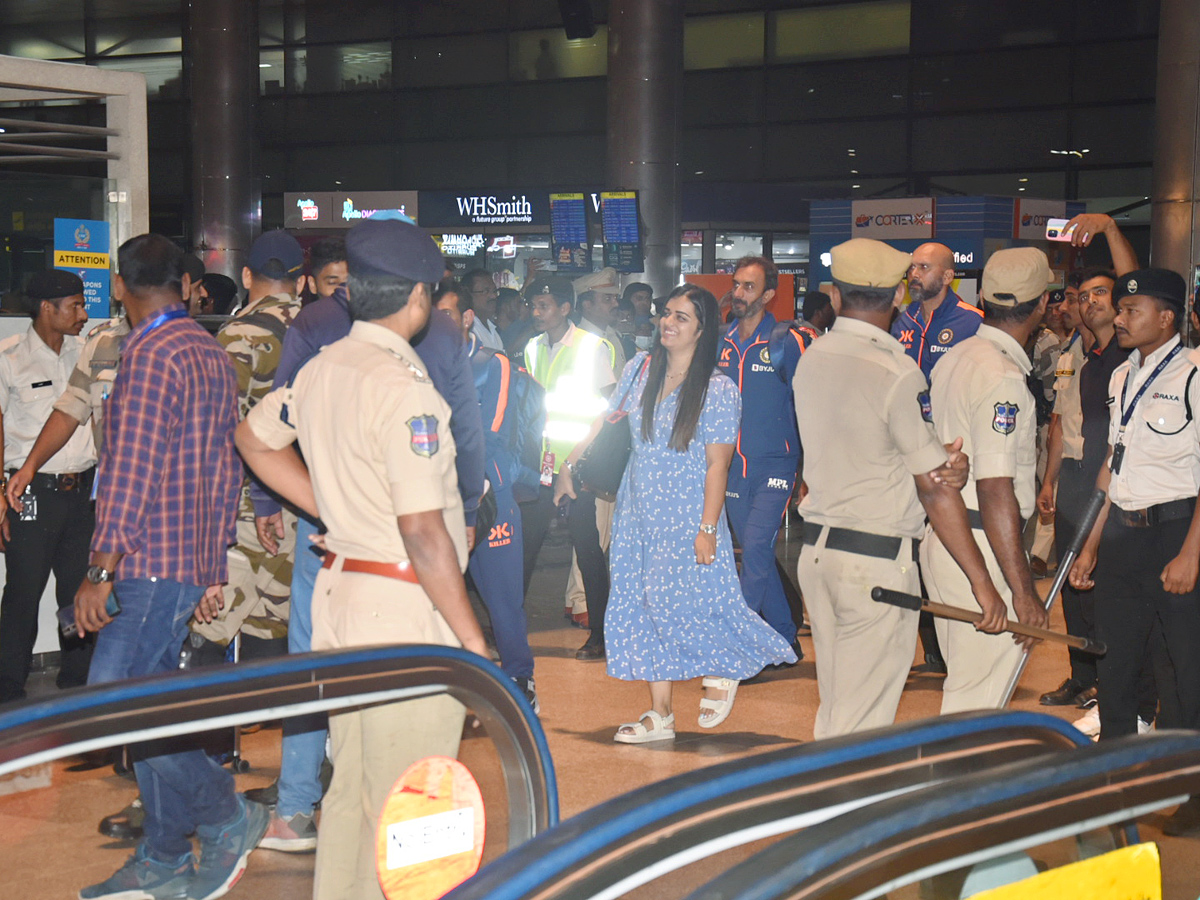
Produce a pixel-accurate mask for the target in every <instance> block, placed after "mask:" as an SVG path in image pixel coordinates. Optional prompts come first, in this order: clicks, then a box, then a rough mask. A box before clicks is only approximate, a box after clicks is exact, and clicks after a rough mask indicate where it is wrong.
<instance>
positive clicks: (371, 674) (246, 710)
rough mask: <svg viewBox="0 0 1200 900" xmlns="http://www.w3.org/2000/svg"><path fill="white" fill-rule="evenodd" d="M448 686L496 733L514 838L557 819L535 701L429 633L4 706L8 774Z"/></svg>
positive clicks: (0, 741) (2, 745)
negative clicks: (427, 639) (428, 638)
mask: <svg viewBox="0 0 1200 900" xmlns="http://www.w3.org/2000/svg"><path fill="white" fill-rule="evenodd" d="M442 692H445V693H447V694H449V695H451V696H452V697H454V698H455V699H457V700H459V701H460V702H461V703H463V705H465V706H467V707H468V708H469V709H470V710H471V711H472V712H474V714H475V715H476V716H477V717H478V718H479V720H480V722H481V723H482V724H483V726H484V728H485V729H486V730H487V734H488V736H489V737H490V738H491V740H492V741H493V743H494V744H495V747H496V750H497V753H498V755H499V758H500V762H501V766H502V769H503V777H504V785H505V788H506V790H507V794H508V803H509V813H508V819H509V837H508V845H509V846H510V847H515V846H516V845H518V844H520V843H523V842H525V841H527V840H529V839H530V838H532V837H533V836H534V835H535V834H538V833H539V832H541V831H543V830H545V829H547V828H549V827H551V826H553V825H555V824H556V823H557V821H558V787H557V784H556V782H555V776H554V766H553V763H552V761H551V759H550V750H549V747H548V746H547V744H546V735H545V732H543V730H542V726H541V724H540V723H539V722H538V719H537V716H535V715H534V713H533V710H532V709H531V708H530V706H529V703H528V701H527V700H526V699H525V698H524V696H522V695H521V693H520V692H519V691H518V690H517V688H516V686H515V685H514V684H513V682H512V681H511V680H510V679H509V678H508V677H507V676H506V675H504V673H503V672H501V671H500V669H499V668H497V667H496V666H495V665H493V664H492V663H491V662H490V661H488V660H485V659H483V658H482V657H480V656H477V655H475V654H474V653H469V652H467V651H465V650H460V649H457V648H453V647H439V646H433V645H424V644H420V645H414V644H409V645H387V646H379V647H361V648H356V649H353V650H338V651H325V652H321V653H305V654H297V655H294V656H286V657H281V658H279V659H271V660H263V661H259V662H250V663H240V664H238V665H230V666H213V667H209V668H203V669H195V670H192V671H189V672H179V673H170V674H164V675H154V676H150V677H148V678H136V679H130V680H128V681H119V682H113V683H112V684H103V685H94V686H89V687H86V688H80V689H77V690H73V691H69V692H65V693H63V694H60V695H58V696H56V697H54V698H53V699H49V700H44V701H41V702H32V703H25V704H22V705H20V706H16V707H13V708H10V709H7V710H4V711H3V712H0V775H6V774H8V773H10V772H14V771H17V770H19V769H23V768H27V767H29V766H33V765H37V764H39V763H43V762H48V761H51V760H54V759H60V758H62V757H64V756H69V755H71V754H74V753H83V752H86V751H88V750H95V749H99V748H103V747H113V746H117V745H120V744H126V743H133V742H137V741H144V740H151V739H155V738H165V737H173V736H177V735H182V734H192V733H195V732H200V731H208V730H211V729H214V728H224V727H227V726H234V725H244V724H248V723H252V722H261V721H264V720H267V719H275V718H282V717H287V716H293V715H298V714H301V713H310V712H335V711H337V710H341V709H346V708H348V707H358V706H369V705H372V704H376V703H388V702H395V701H399V700H408V699H413V698H415V697H424V696H429V695H431V694H438V693H442Z"/></svg>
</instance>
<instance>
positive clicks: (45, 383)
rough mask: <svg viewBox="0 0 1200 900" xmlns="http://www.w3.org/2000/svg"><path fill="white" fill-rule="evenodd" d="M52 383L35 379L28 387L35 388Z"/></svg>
mask: <svg viewBox="0 0 1200 900" xmlns="http://www.w3.org/2000/svg"><path fill="white" fill-rule="evenodd" d="M52 384H54V382H53V381H35V382H34V383H33V384H31V385H30V386H29V387H30V388H32V389H34V390H36V389H37V388H43V387H50V386H51V385H52Z"/></svg>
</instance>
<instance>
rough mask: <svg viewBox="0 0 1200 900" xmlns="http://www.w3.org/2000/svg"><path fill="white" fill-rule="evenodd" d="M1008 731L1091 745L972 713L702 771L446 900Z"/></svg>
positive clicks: (537, 878) (1040, 723)
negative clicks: (782, 788)
mask: <svg viewBox="0 0 1200 900" xmlns="http://www.w3.org/2000/svg"><path fill="white" fill-rule="evenodd" d="M1009 729H1028V730H1030V731H1033V732H1038V731H1042V732H1044V734H1045V736H1046V741H1047V744H1048V745H1050V744H1053V748H1057V749H1060V750H1061V749H1063V748H1068V747H1079V746H1083V745H1090V744H1091V741H1090V740H1089V739H1088V738H1087V737H1085V736H1084V735H1082V734H1081V733H1080V732H1079V731H1078V729H1076V728H1074V727H1073V726H1072V725H1070V724H1069V723H1067V722H1064V721H1063V720H1061V719H1058V718H1055V717H1053V716H1048V715H1044V714H1042V713H1031V712H1013V711H974V712H967V713H959V714H955V715H951V716H942V717H938V718H934V719H926V720H920V721H916V722H909V723H905V724H903V725H896V726H891V727H889V728H885V729H877V730H874V731H869V732H863V733H860V734H855V735H847V736H844V737H840V738H834V739H831V740H826V741H818V742H814V743H810V744H805V745H802V746H799V747H791V748H787V749H784V750H777V751H772V752H770V753H764V754H761V755H759V756H755V757H751V758H749V759H739V760H735V761H732V762H728V763H722V764H719V765H715V766H709V767H706V768H703V769H698V770H695V771H692V772H688V773H685V774H682V775H677V776H675V777H673V778H668V779H666V780H664V781H660V782H657V783H655V784H651V785H648V786H646V787H643V788H639V789H637V790H635V791H632V792H630V793H627V794H623V795H621V796H620V797H616V798H614V799H612V800H609V801H606V802H605V803H601V804H599V805H597V806H595V807H592V808H591V809H588V810H586V811H584V812H582V813H580V814H578V815H576V816H573V817H572V818H570V819H568V820H566V821H564V822H562V823H561V824H560V825H558V826H557V827H556V828H554V829H552V830H550V831H547V832H545V833H543V834H540V835H538V836H537V837H536V838H534V839H533V840H532V841H530V842H529V843H527V844H524V845H522V846H520V847H518V848H516V849H514V850H511V851H509V852H508V853H506V854H505V855H504V856H502V857H500V858H499V859H497V860H494V861H493V862H491V863H489V864H488V865H487V866H486V867H484V868H483V869H481V870H480V871H479V872H478V873H477V874H476V875H475V876H474V877H473V878H471V879H469V880H468V881H466V882H464V883H463V884H461V885H459V887H457V888H455V889H454V891H452V892H451V893H450V894H448V895H447V900H482V898H485V897H486V898H487V900H523V898H526V897H528V896H531V895H532V894H535V893H538V892H539V891H540V890H542V888H543V886H545V885H549V884H552V883H553V882H554V881H556V880H558V879H560V878H563V877H566V876H567V875H569V873H570V872H571V871H572V870H573V869H575V868H576V867H578V866H579V865H580V864H581V863H583V862H585V861H586V860H588V859H589V858H591V857H593V856H595V855H597V854H600V853H603V852H605V851H606V850H607V849H609V848H614V847H620V846H622V845H623V844H625V843H626V842H628V841H629V840H630V838H631V837H632V836H633V835H635V834H637V833H640V832H644V831H645V830H646V829H649V828H654V827H656V826H659V827H668V826H669V825H670V824H671V823H672V822H675V821H677V820H679V819H681V818H683V817H685V816H686V815H687V814H688V811H689V810H694V809H696V808H697V807H701V806H704V805H705V804H709V803H712V802H714V801H719V800H720V799H721V798H723V797H729V798H731V802H738V800H739V798H741V797H743V796H744V795H745V794H746V793H747V792H748V791H751V790H754V789H756V788H761V787H762V786H764V785H769V784H771V783H773V782H780V781H783V780H785V779H795V778H797V777H799V776H803V775H813V776H814V780H815V778H816V777H817V776H821V775H822V773H828V775H829V776H830V777H837V775H838V770H839V768H841V767H844V766H846V765H847V764H848V763H853V762H858V761H863V760H869V759H872V758H885V757H889V756H894V755H895V754H898V753H910V754H911V753H920V752H921V748H922V747H925V746H929V745H936V744H938V743H940V742H946V741H952V740H955V739H961V738H963V737H967V736H970V735H976V734H983V733H987V732H992V731H997V732H999V731H1003V730H1009Z"/></svg>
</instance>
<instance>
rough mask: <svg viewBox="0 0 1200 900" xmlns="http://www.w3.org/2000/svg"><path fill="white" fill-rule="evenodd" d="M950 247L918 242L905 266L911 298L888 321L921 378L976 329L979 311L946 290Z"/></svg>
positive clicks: (951, 269)
mask: <svg viewBox="0 0 1200 900" xmlns="http://www.w3.org/2000/svg"><path fill="white" fill-rule="evenodd" d="M954 275H955V272H954V251H952V250H951V249H950V248H949V247H947V246H946V245H945V244H934V243H929V244H922V245H921V246H920V247H918V248H917V249H916V250H914V251H913V255H912V265H911V266H909V267H908V293H909V296H910V297H912V302H911V303H910V304H908V306H906V307H905V308H904V309H903V310H902V311H901V312H900V315H898V316H896V321H894V322H893V323H892V337H894V338H895V339H896V340H898V341H899V342H900V343H901V344H902V345H903V346H904V350H905V352H906V353H908V355H909V356H911V357H912V358H913V359H914V360H915V361H916V363H917V365H918V366H920V367H921V372H922V373H924V375H925V380H926V381H928V380H929V373H930V372H932V371H933V366H934V364H935V363H936V362H937V361H938V360H939V359H941V358H942V356H943V355H944V354H945V352H946V351H947V350H949V349H950V348H951V347H953V346H954V345H955V344H957V343H958V342H959V341H965V340H966V339H967V338H969V337H971V336H972V335H974V334H975V332H976V331H978V330H979V326H980V324H982V322H983V312H982V311H981V310H980V309H979V307H977V306H973V305H972V304H970V303H968V302H967V301H965V300H963V299H962V298H961V297H959V296H958V294H956V293H954V291H952V290H950V285H951V284H952V283H953V282H954Z"/></svg>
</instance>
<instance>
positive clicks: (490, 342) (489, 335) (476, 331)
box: [471, 316, 504, 353]
mask: <svg viewBox="0 0 1200 900" xmlns="http://www.w3.org/2000/svg"><path fill="white" fill-rule="evenodd" d="M471 334H473V335H475V337H477V338H478V339H479V343H481V344H483V346H485V347H487V348H488V349H489V350H498V351H500V352H501V353H503V352H504V341H503V339H501V337H500V330H499V329H498V328H496V326H495V325H493V324H492V323H491V322H487V321H484V318H483V317H482V316H476V317H475V324H474V325H472V326H471Z"/></svg>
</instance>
